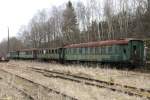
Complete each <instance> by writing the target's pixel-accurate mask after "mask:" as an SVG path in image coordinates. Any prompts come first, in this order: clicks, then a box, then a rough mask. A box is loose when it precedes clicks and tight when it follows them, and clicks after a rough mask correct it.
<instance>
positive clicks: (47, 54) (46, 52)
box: [37, 48, 59, 60]
mask: <svg viewBox="0 0 150 100" xmlns="http://www.w3.org/2000/svg"><path fill="white" fill-rule="evenodd" d="M37 58H38V59H44V60H49V59H50V60H59V48H53V49H51V48H45V49H39V50H38V52H37Z"/></svg>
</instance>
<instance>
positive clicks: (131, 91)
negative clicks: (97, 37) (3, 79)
mask: <svg viewBox="0 0 150 100" xmlns="http://www.w3.org/2000/svg"><path fill="white" fill-rule="evenodd" d="M31 69H32V70H33V71H36V72H38V73H41V74H43V75H44V76H46V77H50V78H60V79H65V80H69V81H73V82H77V83H84V84H86V85H89V86H94V87H98V88H106V89H109V90H112V91H117V92H122V93H125V94H128V95H130V96H139V97H143V98H147V99H148V100H150V90H147V89H143V88H136V87H132V86H127V85H121V84H117V83H114V82H107V81H102V80H96V79H92V78H88V77H82V76H78V75H73V74H70V73H63V72H59V71H51V70H46V69H40V68H31Z"/></svg>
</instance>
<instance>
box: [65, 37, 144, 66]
mask: <svg viewBox="0 0 150 100" xmlns="http://www.w3.org/2000/svg"><path fill="white" fill-rule="evenodd" d="M64 48H65V55H64V60H67V61H89V62H90V61H92V62H93V61H94V62H101V63H129V64H138V65H139V64H140V65H142V64H144V43H143V41H142V40H137V39H122V40H107V41H98V42H89V43H81V44H72V45H68V46H65V47H64Z"/></svg>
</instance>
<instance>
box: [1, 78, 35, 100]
mask: <svg viewBox="0 0 150 100" xmlns="http://www.w3.org/2000/svg"><path fill="white" fill-rule="evenodd" d="M0 79H3V78H2V77H0ZM8 84H9V85H11V86H12V88H14V89H16V90H17V91H19V92H20V93H21V94H22V95H24V96H25V97H27V98H29V100H35V99H34V97H33V96H32V95H30V94H29V93H27V92H26V91H24V90H23V89H20V88H17V87H16V86H13V85H12V84H11V83H8Z"/></svg>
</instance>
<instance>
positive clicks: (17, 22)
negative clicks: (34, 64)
mask: <svg viewBox="0 0 150 100" xmlns="http://www.w3.org/2000/svg"><path fill="white" fill-rule="evenodd" d="M67 1H68V0H0V41H2V40H3V39H4V38H7V27H8V26H9V28H10V36H16V34H17V32H18V30H19V28H20V27H21V26H22V25H27V24H28V22H29V20H30V19H31V18H32V17H33V15H34V14H35V13H36V12H37V11H38V10H40V9H43V8H51V7H52V6H53V5H56V6H58V5H61V4H63V3H65V2H67ZM70 1H75V0H70Z"/></svg>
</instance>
